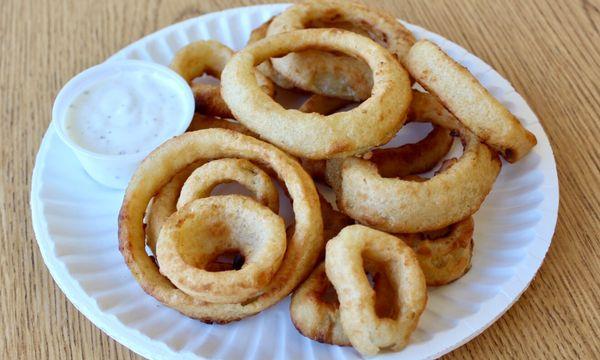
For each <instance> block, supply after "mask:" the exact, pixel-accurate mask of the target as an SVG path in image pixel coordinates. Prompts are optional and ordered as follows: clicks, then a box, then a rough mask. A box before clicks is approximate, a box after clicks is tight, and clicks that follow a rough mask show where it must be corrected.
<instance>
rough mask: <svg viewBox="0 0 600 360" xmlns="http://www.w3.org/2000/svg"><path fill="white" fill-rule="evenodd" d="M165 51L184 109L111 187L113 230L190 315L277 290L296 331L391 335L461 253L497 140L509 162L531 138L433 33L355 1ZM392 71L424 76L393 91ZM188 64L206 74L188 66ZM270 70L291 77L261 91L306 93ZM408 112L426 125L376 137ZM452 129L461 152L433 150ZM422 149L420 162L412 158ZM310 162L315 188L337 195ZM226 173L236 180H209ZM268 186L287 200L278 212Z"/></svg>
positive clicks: (298, 8)
mask: <svg viewBox="0 0 600 360" xmlns="http://www.w3.org/2000/svg"><path fill="white" fill-rule="evenodd" d="M171 67H172V68H173V69H174V70H175V71H177V72H178V73H179V74H180V75H181V76H182V77H183V78H184V79H185V80H186V81H187V82H188V83H189V85H190V86H191V88H192V90H193V92H194V96H195V98H196V114H195V116H194V118H193V120H192V123H191V125H190V126H189V128H188V133H186V134H184V135H182V136H179V137H176V138H174V139H171V140H169V141H167V142H166V143H164V144H163V145H161V146H160V147H159V148H157V149H156V150H155V151H154V152H152V153H151V154H150V155H149V156H148V157H147V158H146V159H145V160H144V161H143V162H142V164H141V165H140V167H139V168H138V170H137V172H136V173H135V174H134V176H133V178H132V179H131V182H130V184H129V187H128V189H127V191H126V194H125V197H124V200H123V204H122V208H121V211H120V214H119V247H120V250H121V252H122V254H123V256H124V258H125V261H126V263H127V265H128V266H129V268H130V270H131V272H132V274H133V275H134V277H135V279H136V280H137V281H138V282H139V283H140V285H141V286H142V288H143V289H144V290H145V291H146V292H147V293H149V294H150V295H152V296H153V297H155V298H156V299H157V300H159V301H160V302H162V303H163V304H165V305H167V306H169V307H171V308H174V309H176V310H178V311H180V312H182V313H183V314H185V315H187V316H190V317H192V318H196V319H200V320H201V321H204V322H208V323H212V322H216V323H227V322H230V321H235V320H239V319H242V318H245V317H247V316H251V315H253V314H256V313H258V312H260V311H262V310H264V309H266V308H268V307H269V306H272V305H273V304H275V303H277V302H278V301H280V300H281V299H283V298H284V297H285V296H287V295H288V294H290V293H292V291H294V290H295V292H294V295H293V296H292V300H291V304H290V314H291V317H292V322H293V323H294V325H295V326H296V328H297V329H298V330H299V331H300V332H301V333H302V334H303V335H305V336H307V337H309V338H311V339H314V340H317V341H320V342H324V343H329V344H337V345H352V346H354V347H355V348H356V349H357V350H358V351H359V352H360V353H361V354H363V355H373V354H375V353H377V352H378V351H380V350H381V349H383V348H390V349H392V350H400V349H402V348H403V347H404V346H406V344H407V342H408V340H409V337H410V334H411V333H412V332H413V331H414V329H415V327H416V326H417V323H418V321H419V317H420V315H421V313H422V312H423V309H424V307H425V304H426V301H427V293H426V286H440V285H444V284H448V283H450V282H452V281H455V280H457V279H459V278H460V277H461V276H463V275H464V274H465V273H466V272H467V271H468V270H469V268H470V266H471V257H472V256H473V232H474V223H473V217H472V215H473V213H474V212H475V211H477V209H478V208H479V207H480V205H481V203H482V201H483V200H484V199H485V197H486V196H487V194H488V193H489V191H490V190H491V187H492V185H493V183H494V181H495V179H496V177H497V175H498V173H499V171H500V167H501V162H500V159H499V156H498V152H499V153H501V154H502V155H503V156H504V157H505V158H506V159H507V160H508V161H509V162H514V161H517V160H519V159H520V158H522V157H523V156H525V155H526V154H527V153H528V152H529V151H530V149H531V148H532V147H533V146H534V145H535V142H536V140H535V137H534V136H533V135H532V134H531V133H530V132H528V131H527V130H525V129H524V128H523V126H522V125H521V124H520V123H519V122H518V120H517V119H516V118H515V117H514V116H513V115H512V114H510V112H509V111H508V110H507V109H506V108H504V107H503V106H502V105H501V104H500V103H499V102H498V101H497V100H496V99H494V98H493V97H492V96H491V95H490V94H489V93H488V92H487V91H486V90H485V89H484V88H483V86H482V85H481V84H479V83H478V82H477V80H476V79H475V78H474V77H473V76H472V75H471V74H470V73H469V72H468V71H467V70H466V69H464V68H462V67H461V66H460V65H459V64H458V63H456V62H455V61H454V60H452V59H451V58H450V57H448V56H447V55H446V54H445V53H444V52H443V51H441V50H440V49H439V48H438V47H437V46H436V45H434V44H433V43H431V42H429V41H426V40H422V41H419V42H417V43H415V40H414V37H413V36H412V34H411V33H410V32H409V31H408V30H407V29H405V28H404V27H403V26H402V25H401V24H400V23H399V22H397V21H396V19H392V18H391V17H389V16H387V15H385V14H378V13H376V12H373V11H370V10H369V9H367V8H366V7H365V6H363V5H361V4H354V3H351V4H348V3H347V2H342V1H339V0H325V1H315V0H309V1H304V2H301V3H299V4H296V5H293V6H291V7H289V8H288V9H286V10H285V11H284V12H283V13H282V14H280V15H278V16H276V17H274V18H273V19H271V20H269V21H267V22H266V23H264V24H263V25H261V26H260V27H258V28H256V29H255V30H254V31H252V34H251V37H250V40H249V42H248V44H247V46H246V48H245V49H242V50H241V51H240V52H238V53H236V54H234V53H233V51H232V50H231V49H229V48H228V47H226V46H224V45H222V44H219V43H217V42H214V41H198V42H194V43H191V44H189V45H188V46H186V47H184V48H183V49H181V50H180V51H179V52H178V53H177V54H176V56H175V58H174V59H173V61H172V64H171ZM404 67H406V68H407V69H406V70H405V69H404ZM409 73H410V76H412V77H413V78H414V79H415V80H416V81H418V82H419V83H420V84H421V85H423V87H424V88H426V89H427V90H428V91H429V93H421V92H416V91H413V90H411V87H412V83H411V82H412V81H411V78H410V76H409ZM205 74H207V75H210V76H213V77H216V78H219V79H221V80H222V83H221V85H211V84H206V83H203V82H202V80H201V79H197V78H198V77H200V76H202V75H205ZM273 83H275V84H276V85H277V86H279V87H280V88H285V89H290V90H292V91H282V92H281V94H278V97H277V100H278V101H279V99H280V98H281V99H283V101H282V103H285V104H291V103H292V102H291V101H290V100H291V99H284V97H285V96H294V95H293V94H295V95H296V96H304V95H306V92H310V94H308V95H309V96H308V98H305V101H304V102H303V104H302V105H301V106H300V107H299V108H298V109H297V110H296V109H285V108H284V107H283V106H281V105H280V104H278V103H277V102H276V101H275V100H274V99H272V97H273V95H274V92H275V86H274V84H273ZM288 93H289V95H288ZM360 101H362V103H358V102H360ZM296 103H298V102H296ZM348 105H350V106H348ZM409 121H418V122H426V123H431V124H432V126H433V129H432V130H431V132H430V133H429V134H428V135H427V136H426V137H425V138H423V139H422V140H420V141H418V142H416V143H409V144H404V145H401V146H395V147H387V148H378V147H379V146H381V145H384V144H386V143H387V142H388V141H389V140H391V139H392V138H393V137H394V135H395V134H396V133H397V132H398V131H399V130H400V129H401V127H402V126H403V124H404V123H405V122H409ZM455 137H459V138H460V140H461V142H462V145H463V154H462V156H460V157H459V158H452V159H449V160H443V159H444V158H446V157H447V154H448V152H449V151H450V148H451V147H452V144H453V141H454V138H455ZM259 139H260V140H259ZM261 140H262V141H261ZM263 141H269V142H271V143H272V144H269V143H266V142H263ZM286 152H287V153H286ZM440 162H441V166H440V167H439V169H438V170H437V171H436V172H435V173H434V175H433V177H431V178H429V179H428V178H425V177H422V175H419V174H422V173H424V172H428V171H431V170H433V169H434V168H435V167H436V166H437V165H438V164H439V163H440ZM300 164H301V165H300ZM309 174H310V175H309ZM311 176H312V178H311ZM313 179H314V181H322V180H324V181H325V182H326V183H328V184H329V185H330V186H331V187H332V189H333V193H334V194H335V197H336V202H337V205H338V206H337V207H338V210H336V209H334V208H333V206H332V205H331V204H330V203H329V202H328V201H327V200H326V199H325V197H324V196H322V195H321V194H320V193H319V192H317V190H316V186H315V184H314V182H313ZM275 180H276V181H277V183H278V184H279V185H281V189H278V188H277V187H276V185H275V184H276V183H275V182H274V181H275ZM229 182H236V183H238V184H240V185H242V186H243V187H245V188H246V189H247V190H248V192H249V194H250V195H249V196H242V195H212V193H213V192H215V191H213V190H214V189H215V188H216V187H217V186H218V185H220V184H224V183H229ZM321 189H323V188H321ZM218 190H219V191H222V190H223V189H222V188H221V189H218ZM279 190H283V191H282V192H280V191H279ZM280 194H283V195H281V196H284V195H285V194H287V197H289V198H290V200H291V204H292V207H293V211H294V218H295V219H294V221H293V222H292V223H291V224H290V226H288V227H287V229H286V228H285V223H284V221H283V219H282V217H280V216H279V215H278V212H279V197H280ZM285 211H286V209H283V212H285ZM356 222H358V223H361V224H365V225H368V226H371V227H373V228H375V229H371V228H368V227H366V226H364V225H356V224H355V223H356ZM382 231H386V232H389V233H390V234H387V233H385V232H382ZM330 239H331V240H330ZM325 242H327V246H325ZM146 247H147V248H148V249H149V250H146ZM147 251H148V252H147ZM150 252H151V254H150ZM296 287H297V288H296Z"/></svg>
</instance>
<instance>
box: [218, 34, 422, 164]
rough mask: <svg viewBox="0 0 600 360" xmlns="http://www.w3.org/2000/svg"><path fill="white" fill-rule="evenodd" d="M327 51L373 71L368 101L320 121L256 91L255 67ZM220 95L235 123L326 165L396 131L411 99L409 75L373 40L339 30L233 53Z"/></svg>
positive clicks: (274, 39)
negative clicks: (298, 53)
mask: <svg viewBox="0 0 600 360" xmlns="http://www.w3.org/2000/svg"><path fill="white" fill-rule="evenodd" d="M309 47H312V48H320V49H330V50H336V51H340V52H344V53H347V54H351V55H353V56H357V57H360V58H363V59H364V60H365V61H367V63H368V64H369V66H370V67H371V68H372V69H373V72H374V79H375V84H374V85H373V92H372V96H371V97H370V98H369V99H367V100H366V101H364V102H363V103H362V104H360V105H359V106H358V107H357V108H355V109H352V110H350V111H346V112H342V113H336V114H332V115H329V116H323V115H320V114H315V113H310V114H306V113H302V112H300V111H298V110H293V109H290V110H286V109H284V108H283V107H282V106H281V105H279V104H278V103H276V102H275V101H273V99H271V98H270V97H269V96H267V95H266V94H264V93H262V92H260V91H257V90H258V84H257V82H256V79H255V78H254V77H253V69H254V66H255V65H256V64H257V63H261V62H263V61H264V60H266V59H268V58H269V57H272V56H280V55H283V54H286V53H289V52H291V51H298V50H302V49H306V48H309ZM221 92H222V95H223V99H224V100H225V102H226V103H227V104H228V105H229V108H230V109H231V111H232V112H233V114H234V116H235V117H236V119H238V120H239V121H240V122H241V123H242V124H244V125H245V126H246V127H247V128H249V129H250V130H252V131H254V132H255V133H257V134H259V135H260V136H261V138H264V139H266V140H268V141H270V142H271V143H273V144H274V145H276V146H278V147H280V148H282V149H284V150H286V151H288V152H289V153H291V154H292V155H295V156H299V157H304V158H309V159H316V160H318V159H325V158H331V157H342V156H346V155H352V154H355V153H360V152H364V151H365V150H367V149H369V148H371V147H372V146H377V145H380V144H383V143H386V142H387V141H389V140H390V139H391V137H393V136H394V134H395V133H396V132H397V131H398V130H399V129H400V127H401V126H402V125H403V123H404V120H405V117H406V116H405V114H406V113H407V111H408V105H409V104H410V100H411V96H412V93H411V91H410V81H409V78H408V75H407V73H406V72H405V71H404V69H403V68H402V67H401V66H400V65H399V63H398V62H397V61H396V60H395V59H394V58H393V56H392V55H391V54H390V53H389V52H388V51H387V50H385V49H384V48H382V47H381V46H379V45H377V44H376V43H374V42H373V41H372V40H369V39H368V38H365V37H363V36H360V35H356V34H354V33H351V32H348V31H343V30H338V29H307V30H298V31H294V32H289V33H285V34H278V35H274V36H270V37H267V38H265V39H263V40H260V41H258V42H256V43H254V44H252V45H250V46H248V47H246V48H245V49H243V50H242V51H240V52H238V53H236V54H235V55H234V56H233V58H232V59H231V60H230V61H229V63H227V66H226V67H225V69H224V70H223V74H222V82H221Z"/></svg>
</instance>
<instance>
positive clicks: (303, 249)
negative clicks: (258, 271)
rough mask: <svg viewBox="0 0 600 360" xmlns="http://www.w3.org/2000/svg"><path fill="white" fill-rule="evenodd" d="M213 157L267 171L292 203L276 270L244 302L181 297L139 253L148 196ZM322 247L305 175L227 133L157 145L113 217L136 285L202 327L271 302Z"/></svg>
mask: <svg viewBox="0 0 600 360" xmlns="http://www.w3.org/2000/svg"><path fill="white" fill-rule="evenodd" d="M217 158H244V159H247V160H250V161H253V162H256V163H258V164H264V165H266V166H269V167H270V168H271V169H272V170H273V171H274V172H275V173H276V174H277V176H278V177H279V179H280V180H281V181H282V182H283V183H284V184H285V186H286V188H287V191H288V192H289V194H290V197H291V199H292V204H293V209H294V214H295V226H294V231H293V233H292V234H290V236H289V237H288V241H287V248H286V252H285V256H284V259H283V262H282V264H281V267H280V268H279V269H278V271H277V273H276V274H275V276H274V277H273V279H272V280H271V282H270V283H269V285H268V286H267V287H266V288H264V289H263V294H262V295H260V296H259V297H257V298H256V299H254V300H252V301H249V302H247V303H229V304H215V303H208V302H204V301H201V300H198V299H196V298H194V297H191V296H189V295H187V294H185V293H184V292H182V291H181V290H179V289H177V288H176V287H175V286H174V285H173V284H172V283H171V282H170V281H169V280H168V279H167V278H166V277H164V276H163V275H162V274H160V272H159V269H158V267H157V265H156V263H155V262H154V261H153V260H152V258H151V257H149V256H148V254H147V253H146V250H145V241H144V237H145V233H144V226H143V218H144V213H145V211H146V208H147V207H148V204H149V202H150V200H151V199H152V197H153V196H154V195H155V194H156V193H157V192H158V191H159V190H160V189H161V188H163V186H164V185H165V184H167V183H168V182H169V180H170V179H171V178H172V177H173V176H174V175H175V174H177V173H179V172H180V171H182V170H183V169H185V168H186V167H188V166H189V165H190V164H192V163H194V162H197V161H207V160H210V159H217ZM323 245H324V244H323V224H322V218H321V211H320V206H319V197H318V195H317V191H316V189H315V186H314V183H313V182H312V180H311V178H310V176H309V175H308V174H307V173H306V172H305V171H304V170H303V169H302V167H301V166H300V164H298V163H297V162H296V161H295V160H293V159H292V158H290V157H289V156H288V155H286V154H285V153H284V152H282V151H281V150H279V149H277V148H276V147H274V146H273V145H270V144H267V143H264V142H262V141H259V140H257V139H254V138H252V137H249V136H246V135H242V134H240V133H237V132H235V131H231V130H223V129H209V130H201V131H195V132H190V133H186V134H183V135H181V136H178V137H176V138H173V139H171V140H169V141H167V142H165V143H164V144H162V145H161V146H159V147H158V148H157V149H156V150H154V151H153V152H152V153H151V154H150V155H149V156H148V157H147V158H146V159H145V160H144V161H143V162H142V163H141V164H140V166H139V167H138V169H137V171H136V172H135V174H134V175H133V177H132V179H131V181H130V183H129V186H128V188H127V190H126V192H125V197H124V199H123V204H122V206H121V211H120V213H119V249H120V251H121V253H122V254H123V257H124V259H125V262H126V263H127V265H128V267H129V269H130V270H131V273H132V274H133V276H134V277H135V279H136V280H137V281H138V283H139V284H140V285H141V286H142V288H143V289H144V290H145V291H146V292H147V293H149V294H150V295H152V296H153V297H155V298H156V299H157V300H159V301H160V302H162V303H163V304H165V305H167V306H169V307H172V308H174V309H176V310H178V311H180V312H182V313H183V314H185V315H187V316H190V317H192V318H197V319H200V320H202V321H205V322H218V323H226V322H230V321H234V320H239V319H242V318H244V317H247V316H250V315H253V314H256V313H257V312H259V311H261V310H264V309H265V308H267V307H269V306H271V305H273V304H275V303H277V302H278V301H279V300H281V299H282V298H283V297H285V296H287V295H288V294H289V293H290V292H291V291H292V290H293V289H294V288H295V287H296V286H297V285H298V284H299V283H300V282H301V281H302V280H303V279H305V278H306V277H307V276H308V274H309V273H310V271H311V270H312V268H313V267H314V265H315V263H316V261H317V259H318V257H319V254H320V253H321V250H322V248H323Z"/></svg>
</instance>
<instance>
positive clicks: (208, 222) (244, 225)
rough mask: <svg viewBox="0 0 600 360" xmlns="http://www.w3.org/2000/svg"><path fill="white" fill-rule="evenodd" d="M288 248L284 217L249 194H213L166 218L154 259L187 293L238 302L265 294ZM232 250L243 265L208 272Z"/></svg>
mask: <svg viewBox="0 0 600 360" xmlns="http://www.w3.org/2000/svg"><path fill="white" fill-rule="evenodd" d="M217 161H218V160H217ZM223 161H225V160H223ZM245 161H247V160H245ZM213 162H214V161H213ZM208 164H211V163H208ZM202 168H204V166H202V167H200V168H199V169H202ZM188 181H189V180H188ZM186 183H187V182H186ZM184 189H185V186H184ZM180 199H181V198H180ZM285 246H286V235H285V224H284V223H283V219H282V218H281V217H279V216H278V215H277V214H275V213H273V212H272V211H271V210H269V208H267V207H265V206H264V205H261V204H259V203H257V202H256V201H254V200H252V199H250V198H248V197H246V196H241V195H223V196H211V197H208V198H203V199H197V200H193V201H191V202H190V203H188V204H187V205H186V206H185V207H183V208H181V209H179V210H178V211H177V212H176V213H175V214H173V216H171V217H169V218H168V220H167V221H166V222H165V224H164V225H163V227H162V230H161V231H160V235H159V238H158V243H157V245H156V257H157V260H158V262H159V264H160V272H161V274H163V275H165V276H166V277H167V278H169V280H171V282H172V283H173V284H175V286H177V288H179V289H181V290H182V291H183V292H185V293H186V294H188V295H190V296H193V297H195V298H196V299H200V300H203V301H209V302H215V303H234V302H242V301H245V300H248V299H249V298H252V297H255V296H257V295H259V294H260V293H261V292H262V289H263V288H265V287H266V286H267V285H268V283H269V282H270V281H271V279H272V277H273V276H274V274H275V273H276V271H277V269H278V268H279V266H280V265H281V261H282V259H283V255H284V253H285ZM228 251H239V252H240V253H241V254H242V256H243V257H244V264H243V266H242V267H241V268H240V269H238V270H229V271H219V272H214V271H207V270H205V268H206V267H207V266H208V265H209V264H210V263H211V262H212V261H214V260H215V259H216V258H217V257H218V256H219V255H220V254H223V253H226V252H228Z"/></svg>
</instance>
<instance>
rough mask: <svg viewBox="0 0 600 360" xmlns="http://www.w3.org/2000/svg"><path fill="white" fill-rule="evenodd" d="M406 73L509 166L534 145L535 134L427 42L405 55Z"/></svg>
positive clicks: (445, 55)
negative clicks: (498, 153) (437, 99)
mask: <svg viewBox="0 0 600 360" xmlns="http://www.w3.org/2000/svg"><path fill="white" fill-rule="evenodd" d="M406 66H407V69H408V70H409V72H410V74H411V75H412V76H413V77H414V78H415V79H416V80H417V81H418V82H419V84H421V85H422V86H423V87H424V88H425V89H427V91H429V92H430V93H432V94H434V95H435V96H437V97H438V98H439V99H440V101H441V102H442V103H443V104H444V106H445V107H446V108H448V110H450V112H452V113H453V114H454V115H455V116H456V117H457V118H458V119H459V120H460V121H461V122H462V123H463V124H464V125H465V126H466V127H467V128H468V129H469V130H471V131H472V132H474V133H475V135H477V136H478V137H479V139H480V140H481V141H483V142H485V143H486V144H488V145H489V146H490V147H492V148H493V149H495V150H496V151H498V152H500V154H502V156H503V157H504V158H505V159H506V160H508V161H509V162H511V163H513V162H516V161H518V160H519V159H521V158H522V157H523V156H525V155H527V153H529V151H530V150H531V148H532V147H533V146H535V144H536V143H537V140H536V138H535V135H533V134H532V133H531V132H529V131H528V130H526V129H525V128H524V127H523V125H521V123H520V122H519V120H517V118H515V116H514V115H513V114H511V113H510V111H508V109H507V108H506V107H504V106H503V105H502V104H500V102H499V101H498V100H496V98H494V96H492V95H491V94H490V93H489V92H488V91H487V90H486V89H485V88H484V87H483V86H482V85H481V84H480V83H479V81H477V79H476V78H475V77H474V76H473V75H472V74H471V73H470V72H469V70H467V69H466V68H464V67H463V66H461V65H460V64H459V63H457V62H456V61H454V60H453V59H452V58H451V57H450V56H448V55H447V54H446V53H444V52H443V51H442V49H440V48H439V47H438V46H437V45H435V44H434V43H432V42H431V41H428V40H420V41H419V42H417V43H416V44H415V45H414V46H413V47H412V48H411V49H410V52H409V53H408V55H407V60H406Z"/></svg>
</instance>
